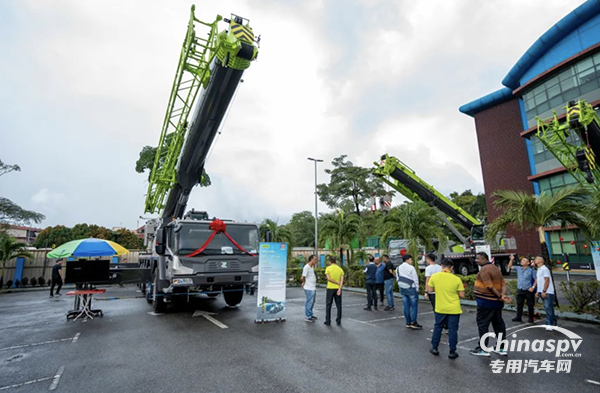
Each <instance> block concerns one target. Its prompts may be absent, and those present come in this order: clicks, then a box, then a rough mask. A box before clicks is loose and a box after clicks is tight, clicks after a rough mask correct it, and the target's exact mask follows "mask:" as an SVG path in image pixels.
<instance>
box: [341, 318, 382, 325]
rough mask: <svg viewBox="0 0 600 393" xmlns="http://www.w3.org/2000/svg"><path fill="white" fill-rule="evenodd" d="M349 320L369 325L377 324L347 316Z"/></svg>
mask: <svg viewBox="0 0 600 393" xmlns="http://www.w3.org/2000/svg"><path fill="white" fill-rule="evenodd" d="M348 319H349V320H350V321H354V322H359V323H364V324H365V325H371V326H377V325H375V324H372V323H369V322H366V321H359V320H358V319H354V318H348Z"/></svg>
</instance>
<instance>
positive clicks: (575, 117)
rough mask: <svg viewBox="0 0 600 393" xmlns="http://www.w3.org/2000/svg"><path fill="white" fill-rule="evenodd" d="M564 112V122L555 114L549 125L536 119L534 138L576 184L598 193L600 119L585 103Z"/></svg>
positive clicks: (581, 102)
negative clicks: (571, 176) (536, 138)
mask: <svg viewBox="0 0 600 393" xmlns="http://www.w3.org/2000/svg"><path fill="white" fill-rule="evenodd" d="M565 109H566V121H563V122H561V121H560V120H559V119H558V117H557V116H556V112H554V117H553V118H552V119H550V121H549V122H548V123H546V122H544V121H543V120H541V119H540V118H538V117H536V119H537V122H538V124H537V134H536V136H537V137H538V139H539V140H540V141H541V142H542V144H543V145H544V146H545V147H546V148H547V149H548V151H550V152H551V153H552V154H553V155H554V157H556V159H557V160H558V161H559V162H560V163H561V164H562V165H563V166H564V167H565V169H566V170H567V171H569V173H570V174H571V175H573V177H574V178H575V179H576V180H577V182H578V183H579V184H581V185H582V186H583V187H585V188H588V189H595V190H597V191H600V118H598V115H597V114H596V111H594V108H593V107H592V106H591V105H590V104H588V103H587V102H585V101H584V100H579V101H571V102H569V103H568V104H567V106H566V108H565Z"/></svg>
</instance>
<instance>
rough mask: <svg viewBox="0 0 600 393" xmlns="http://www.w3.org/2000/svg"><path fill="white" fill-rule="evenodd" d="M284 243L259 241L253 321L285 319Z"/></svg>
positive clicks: (285, 261) (285, 246) (285, 266)
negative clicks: (255, 303)
mask: <svg viewBox="0 0 600 393" xmlns="http://www.w3.org/2000/svg"><path fill="white" fill-rule="evenodd" d="M287 248H288V245H287V244H286V243H260V247H259V249H258V250H259V251H258V294H257V299H256V301H257V308H256V319H255V320H254V321H255V322H268V321H282V320H285V283H286V277H287V274H286V269H287Z"/></svg>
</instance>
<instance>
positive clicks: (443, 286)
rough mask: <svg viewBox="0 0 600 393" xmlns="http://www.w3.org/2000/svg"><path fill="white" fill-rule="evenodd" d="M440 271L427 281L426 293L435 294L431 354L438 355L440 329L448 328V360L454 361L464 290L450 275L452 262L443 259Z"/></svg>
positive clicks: (452, 275)
mask: <svg viewBox="0 0 600 393" xmlns="http://www.w3.org/2000/svg"><path fill="white" fill-rule="evenodd" d="M441 268H442V271H441V272H438V273H435V274H434V275H432V276H431V277H429V280H427V292H429V293H431V292H433V291H435V292H436V295H435V306H434V314H435V327H434V329H433V336H432V337H431V349H430V350H429V352H431V353H432V354H434V355H436V356H437V355H439V354H440V352H439V351H438V345H439V344H440V340H441V338H442V328H443V327H444V326H448V327H449V328H450V329H449V330H450V331H449V335H448V341H449V344H450V353H449V354H448V357H449V358H450V359H456V358H457V357H458V353H456V345H457V344H458V322H459V320H460V314H462V309H461V308H460V298H464V297H465V288H464V287H463V283H462V280H461V279H460V278H458V277H456V276H455V275H454V274H452V261H451V260H449V259H444V260H443V261H442V266H441Z"/></svg>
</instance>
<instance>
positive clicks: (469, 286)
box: [456, 274, 477, 300]
mask: <svg viewBox="0 0 600 393" xmlns="http://www.w3.org/2000/svg"><path fill="white" fill-rule="evenodd" d="M456 277H458V278H460V279H461V280H462V282H463V285H464V287H465V299H467V300H475V293H474V292H473V289H474V287H475V278H476V277H477V275H476V274H471V275H469V276H463V275H461V274H457V275H456Z"/></svg>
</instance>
